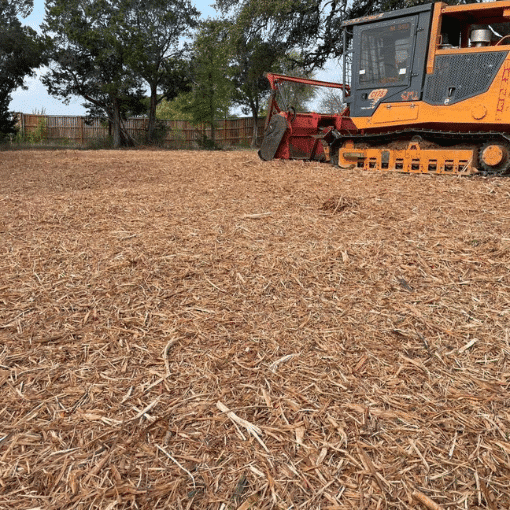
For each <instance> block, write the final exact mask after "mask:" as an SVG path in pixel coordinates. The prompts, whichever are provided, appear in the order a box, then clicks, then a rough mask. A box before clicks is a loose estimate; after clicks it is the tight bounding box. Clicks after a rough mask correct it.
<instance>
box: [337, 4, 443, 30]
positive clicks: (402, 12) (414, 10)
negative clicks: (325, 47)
mask: <svg viewBox="0 0 510 510" xmlns="http://www.w3.org/2000/svg"><path fill="white" fill-rule="evenodd" d="M433 7H434V4H425V5H417V6H416V7H409V8H408V9H398V10H397V11H389V12H381V13H379V14H372V15H370V16H363V17H361V18H355V19H349V20H347V21H344V22H343V23H342V24H341V25H340V26H341V27H342V28H343V27H348V26H351V25H361V24H364V23H372V22H374V21H381V20H387V19H392V18H402V17H404V16H409V15H412V14H418V13H419V12H426V11H431V10H432V8H433Z"/></svg>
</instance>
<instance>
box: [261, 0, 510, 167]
mask: <svg viewBox="0 0 510 510" xmlns="http://www.w3.org/2000/svg"><path fill="white" fill-rule="evenodd" d="M342 27H343V30H344V32H343V69H344V81H345V82H346V83H344V84H337V83H327V82H321V81H317V80H308V79H303V78H293V77H288V76H283V75H277V74H268V75H267V78H268V80H269V82H270V85H271V89H272V94H271V97H270V101H269V109H268V118H267V122H266V131H265V136H264V140H263V142H262V146H261V149H260V151H259V156H260V157H261V158H262V159H263V160H271V159H273V158H281V159H304V160H310V161H330V162H331V163H332V164H334V165H337V166H340V167H343V168H359V169H363V170H376V171H392V170H393V171H400V172H416V173H444V174H471V173H476V172H482V173H484V174H504V173H509V172H510V1H509V0H504V1H498V2H489V3H478V4H467V5H456V6H448V5H446V4H444V3H435V4H427V5H420V6H417V7H411V8H409V9H402V10H398V11H392V12H386V13H381V14H377V15H373V16H367V17H364V18H359V19H354V20H350V21H346V22H344V23H343V25H342ZM289 81H290V82H298V83H301V84H307V85H314V86H321V87H334V88H338V89H341V90H342V93H343V101H344V105H345V107H344V109H343V111H341V112H340V113H337V114H321V113H315V112H311V113H297V112H296V111H295V109H294V108H293V107H292V104H286V103H285V101H284V100H282V97H280V94H279V93H278V92H279V91H280V89H281V88H282V86H283V85H284V84H285V83H286V82H289Z"/></svg>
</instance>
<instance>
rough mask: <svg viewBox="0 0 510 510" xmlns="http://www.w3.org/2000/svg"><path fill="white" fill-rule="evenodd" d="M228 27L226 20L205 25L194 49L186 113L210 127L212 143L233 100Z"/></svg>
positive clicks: (197, 121)
mask: <svg viewBox="0 0 510 510" xmlns="http://www.w3.org/2000/svg"><path fill="white" fill-rule="evenodd" d="M228 28H229V23H228V22H227V21H223V20H207V21H204V22H202V23H201V24H200V28H199V30H198V32H197V34H196V36H195V39H194V42H193V48H192V60H191V62H192V70H191V72H192V92H191V93H190V94H189V95H188V96H187V98H188V104H187V105H186V106H185V107H184V112H185V113H188V114H190V116H191V119H192V121H193V122H195V123H202V122H203V123H206V124H209V126H210V127H211V138H212V144H214V143H215V126H216V123H217V121H218V120H219V119H222V118H225V117H227V116H228V113H229V109H230V105H231V100H232V92H233V87H232V81H231V80H230V78H229V57H230V51H229V46H228V37H229V31H228Z"/></svg>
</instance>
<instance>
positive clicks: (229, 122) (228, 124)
mask: <svg viewBox="0 0 510 510" xmlns="http://www.w3.org/2000/svg"><path fill="white" fill-rule="evenodd" d="M17 116H18V127H19V129H20V131H21V134H22V135H24V136H29V135H30V134H32V135H34V134H35V133H37V135H38V136H40V137H41V140H44V141H48V142H55V143H70V144H73V145H87V144H89V143H92V142H96V141H101V140H104V139H106V138H108V136H109V134H110V132H111V131H110V128H109V126H108V122H104V121H101V120H100V119H93V120H90V121H89V120H88V119H87V117H67V116H55V115H31V114H26V113H18V114H17ZM147 122H148V120H147V119H146V118H134V119H128V120H127V121H125V122H124V125H125V127H126V130H127V132H128V133H129V134H130V135H131V136H132V137H133V138H134V139H135V140H137V141H138V142H140V143H143V141H144V139H145V135H146V132H147ZM158 122H159V123H160V124H161V125H162V126H165V127H166V128H167V131H166V135H165V137H164V144H165V145H167V146H169V147H171V148H175V149H194V148H198V147H200V142H201V141H202V140H203V139H204V136H206V137H207V138H211V128H210V127H208V126H206V125H205V124H202V125H193V124H191V123H190V122H188V121H185V120H161V121H158ZM264 123H265V119H264V118H262V119H259V120H258V140H257V144H258V145H260V143H261V141H262V136H263V132H264ZM253 124H254V120H253V118H251V117H242V118H238V119H225V120H220V121H218V123H217V126H216V128H215V139H216V143H217V144H218V145H223V146H228V145H250V143H251V141H252V136H253Z"/></svg>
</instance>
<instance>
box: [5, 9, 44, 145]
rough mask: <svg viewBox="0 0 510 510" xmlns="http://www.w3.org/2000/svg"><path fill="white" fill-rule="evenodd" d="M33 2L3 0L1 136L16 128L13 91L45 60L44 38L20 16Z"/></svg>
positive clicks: (25, 13) (28, 11)
mask: <svg viewBox="0 0 510 510" xmlns="http://www.w3.org/2000/svg"><path fill="white" fill-rule="evenodd" d="M31 8H32V2H31V1H29V0H25V1H14V0H0V140H1V139H3V138H4V137H5V136H6V135H8V134H10V133H13V132H14V125H15V119H14V118H13V116H12V114H11V113H10V112H9V104H10V102H11V99H12V97H11V94H12V92H14V91H15V90H16V89H17V88H19V87H22V86H23V82H24V79H25V78H26V77H27V76H33V75H34V74H35V69H37V68H38V67H39V66H40V65H41V64H42V63H43V62H44V40H43V39H42V38H40V37H39V36H38V35H37V33H36V32H35V31H34V30H33V29H31V28H30V27H25V26H23V25H22V24H21V22H20V20H19V18H18V16H19V15H25V16H26V15H28V14H29V13H30V10H31Z"/></svg>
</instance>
